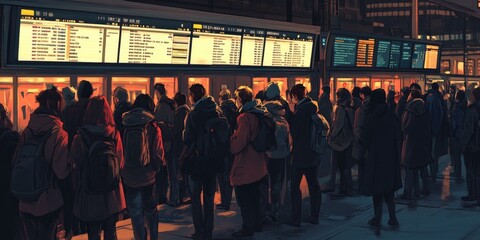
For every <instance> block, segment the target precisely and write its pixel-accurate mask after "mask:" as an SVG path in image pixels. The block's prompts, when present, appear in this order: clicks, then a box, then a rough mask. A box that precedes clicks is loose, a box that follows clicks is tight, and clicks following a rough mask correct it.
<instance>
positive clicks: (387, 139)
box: [360, 103, 402, 196]
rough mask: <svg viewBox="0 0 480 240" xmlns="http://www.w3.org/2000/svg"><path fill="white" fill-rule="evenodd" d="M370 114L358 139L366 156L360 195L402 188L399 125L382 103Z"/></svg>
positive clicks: (383, 192) (379, 193) (400, 132)
mask: <svg viewBox="0 0 480 240" xmlns="http://www.w3.org/2000/svg"><path fill="white" fill-rule="evenodd" d="M370 111H371V113H369V115H368V116H367V122H366V127H365V131H363V132H362V136H361V143H362V144H363V146H364V147H365V148H366V149H367V153H366V157H365V163H364V165H363V174H362V175H363V177H362V180H361V182H360V192H361V193H362V194H364V195H367V196H372V195H383V194H387V193H391V192H393V191H395V190H398V189H399V188H401V187H402V178H401V174H400V155H401V145H402V131H401V127H400V123H399V121H398V119H397V117H396V116H395V114H394V113H393V112H392V111H390V110H389V109H388V105H387V104H386V103H384V104H381V105H379V106H377V107H376V108H375V109H371V110H370Z"/></svg>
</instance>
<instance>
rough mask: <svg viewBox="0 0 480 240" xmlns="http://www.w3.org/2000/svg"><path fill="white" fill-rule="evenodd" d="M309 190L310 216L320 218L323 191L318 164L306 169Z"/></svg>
mask: <svg viewBox="0 0 480 240" xmlns="http://www.w3.org/2000/svg"><path fill="white" fill-rule="evenodd" d="M305 178H306V179H307V184H308V192H309V194H310V207H311V209H310V216H311V217H314V218H318V217H319V216H320V205H321V204H322V192H321V190H320V183H319V182H318V166H317V167H313V168H309V169H306V170H305Z"/></svg>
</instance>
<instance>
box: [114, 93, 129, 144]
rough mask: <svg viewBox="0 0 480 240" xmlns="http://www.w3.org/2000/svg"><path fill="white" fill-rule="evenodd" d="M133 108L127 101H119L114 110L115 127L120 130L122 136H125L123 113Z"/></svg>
mask: <svg viewBox="0 0 480 240" xmlns="http://www.w3.org/2000/svg"><path fill="white" fill-rule="evenodd" d="M131 108H132V104H131V103H129V102H126V101H121V102H118V103H117V104H116V105H115V111H113V118H114V120H115V128H116V129H117V131H118V132H120V136H122V137H123V130H124V127H123V123H122V119H123V114H124V113H126V112H128V111H130V110H131Z"/></svg>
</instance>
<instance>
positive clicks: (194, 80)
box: [188, 77, 210, 95]
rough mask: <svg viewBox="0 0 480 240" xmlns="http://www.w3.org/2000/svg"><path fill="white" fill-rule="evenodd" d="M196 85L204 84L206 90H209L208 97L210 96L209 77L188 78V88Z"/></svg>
mask: <svg viewBox="0 0 480 240" xmlns="http://www.w3.org/2000/svg"><path fill="white" fill-rule="evenodd" d="M196 83H200V84H202V85H203V87H204V88H205V90H207V95H208V94H210V78H208V77H189V78H188V87H190V86H192V85H193V84H196Z"/></svg>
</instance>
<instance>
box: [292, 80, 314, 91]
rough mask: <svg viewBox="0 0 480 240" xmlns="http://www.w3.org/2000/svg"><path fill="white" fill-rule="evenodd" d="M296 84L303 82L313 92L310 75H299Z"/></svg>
mask: <svg viewBox="0 0 480 240" xmlns="http://www.w3.org/2000/svg"><path fill="white" fill-rule="evenodd" d="M295 84H303V86H305V88H307V91H308V92H312V84H311V83H310V78H308V77H297V78H295Z"/></svg>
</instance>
